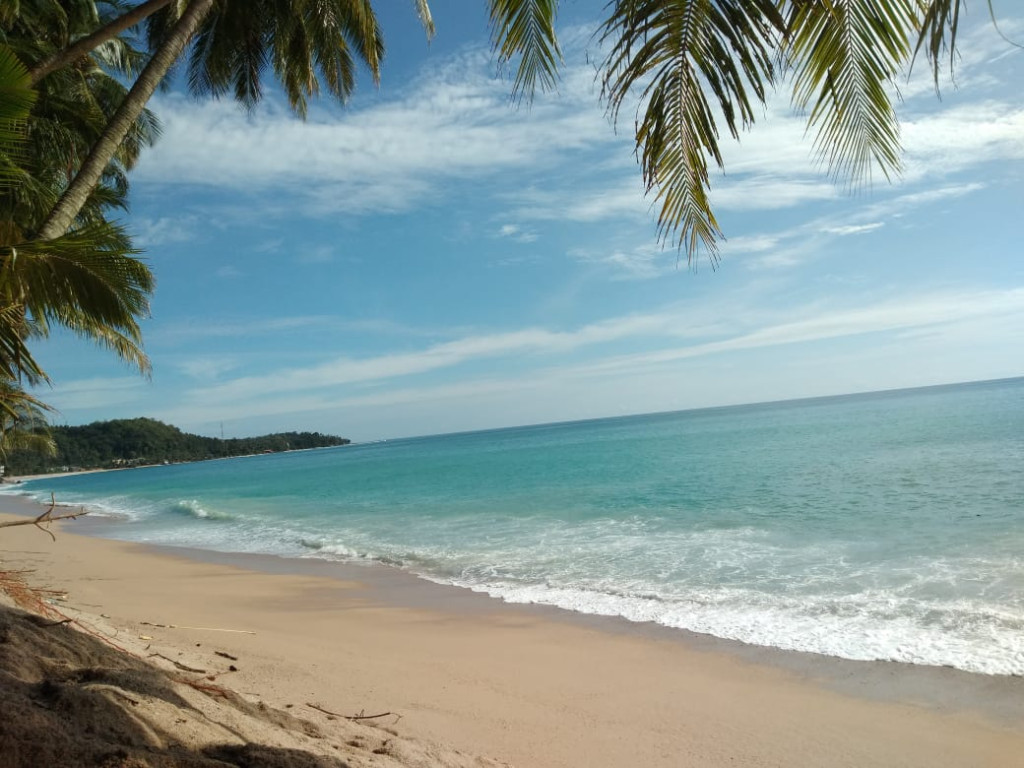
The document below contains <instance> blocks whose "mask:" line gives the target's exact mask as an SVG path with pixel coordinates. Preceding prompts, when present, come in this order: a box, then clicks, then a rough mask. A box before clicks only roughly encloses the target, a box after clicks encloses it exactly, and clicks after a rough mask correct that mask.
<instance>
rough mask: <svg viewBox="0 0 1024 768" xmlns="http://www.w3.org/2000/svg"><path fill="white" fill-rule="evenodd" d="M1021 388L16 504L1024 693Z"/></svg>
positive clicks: (57, 481) (517, 436)
mask: <svg viewBox="0 0 1024 768" xmlns="http://www.w3.org/2000/svg"><path fill="white" fill-rule="evenodd" d="M1022 467H1024V378H1015V379H1003V380H997V381H986V382H969V383H964V384H951V385H941V386H933V387H925V388H919V389H909V390H888V391H883V392H871V393H860V394H851V395H839V396H832V397H824V398H810V399H801V400H791V401H776V402H771V403H760V404H750V405H733V406H721V407H715V408H701V409H698V410H692V411H677V412H670V413H658V414H645V415H637V416H617V417H612V418H606V419H592V420H587V421H574V422H560V423H553V424H541V425H532V426H522V427H505V428H501V429H495V430H485V431H477V432H457V433H450V434H445V435H434V436H425V437H410V438H396V439H389V440H384V441H376V442H368V443H353V444H351V445H348V446H343V447H338V448H328V449H317V450H311V451H303V452H289V453H281V454H270V455H261V456H252V457H244V458H235V459H224V460H219V461H215V462H214V461H211V462H199V463H194V464H176V465H168V466H155V467H147V468H140V469H133V470H128V471H120V472H109V473H95V474H82V475H73V476H67V477H52V478H51V477H44V478H40V479H37V480H32V481H28V482H26V483H24V484H22V485H19V486H10V487H8V488H6V489H5V491H6V492H8V493H25V494H28V495H30V496H32V497H33V498H36V499H38V500H44V499H45V500H48V499H49V496H50V493H51V492H52V493H55V494H56V496H57V498H58V500H59V501H60V502H61V503H66V504H82V505H85V506H86V507H87V508H89V509H90V511H91V512H92V513H93V514H94V515H95V516H96V517H98V518H102V519H103V523H104V524H103V526H102V535H104V536H107V537H110V538H117V539H123V540H128V541H136V542H144V543H149V544H161V545H172V546H187V547H192V548H197V549H205V550H212V551H221V552H243V553H244V552H248V553H259V554H273V555H279V556H283V557H292V558H316V559H323V560H332V561H343V562H360V563H367V562H370V563H380V564H382V565H385V566H388V567H393V568H399V569H402V570H403V571H407V572H409V573H411V574H414V575H416V576H418V577H421V578H424V579H428V580H431V581H434V582H438V583H441V584H447V585H451V586H454V587H461V588H466V589H471V590H474V591H477V592H482V593H486V594H488V595H491V596H493V597H496V598H500V599H502V600H505V601H508V602H512V603H536V604H541V605H550V606H555V607H558V608H563V609H566V610H571V611H576V612H580V613H587V614H599V615H607V616H618V617H622V618H625V619H629V620H631V621H642V622H653V623H656V624H659V625H663V626H665V627H670V628H679V629H685V630H690V631H694V632H700V633H706V634H710V635H714V636H716V637H721V638H727V639H731V640H738V641H741V642H745V643H750V644H754V645H762V646H769V647H777V648H783V649H788V650H797V651H807V652H814V653H820V654H826V655H830V656H836V657H841V658H847V659H862V660H889V661H898V662H905V663H912V664H925V665H937V666H951V667H955V668H958V669H962V670H966V671H970V672H976V673H983V674H996V675H1021V674H1024V555H1022V553H1024V546H1022V545H1024V472H1022V471H1021V469H1022Z"/></svg>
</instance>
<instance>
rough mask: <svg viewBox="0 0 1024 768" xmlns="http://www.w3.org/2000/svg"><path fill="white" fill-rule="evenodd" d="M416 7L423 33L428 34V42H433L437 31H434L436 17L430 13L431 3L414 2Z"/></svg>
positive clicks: (423, 0)
mask: <svg viewBox="0 0 1024 768" xmlns="http://www.w3.org/2000/svg"><path fill="white" fill-rule="evenodd" d="M413 3H415V5H416V15H417V16H419V18H420V24H422V25H423V31H424V32H426V33H427V40H432V39H433V37H434V34H435V33H436V32H437V30H435V29H434V15H433V14H432V13H431V12H430V3H428V2H427V0H413Z"/></svg>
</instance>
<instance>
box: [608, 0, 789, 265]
mask: <svg viewBox="0 0 1024 768" xmlns="http://www.w3.org/2000/svg"><path fill="white" fill-rule="evenodd" d="M783 28H784V20H783V19H782V17H781V16H780V15H779V13H778V12H777V10H776V7H775V4H774V2H773V0H722V1H720V2H714V3H712V2H709V1H708V0H620V2H617V3H615V6H614V8H613V9H612V13H611V16H610V17H609V18H608V20H607V21H606V22H605V24H604V27H603V29H602V32H601V39H602V42H604V43H606V44H608V45H609V46H610V50H609V53H608V56H607V58H606V60H605V74H604V76H603V82H602V94H603V97H604V98H605V99H606V101H607V103H608V108H609V111H610V114H611V115H612V117H613V119H617V117H618V114H619V110H620V109H621V107H622V105H623V104H625V103H627V102H629V101H630V100H631V99H639V101H640V102H641V106H640V109H639V115H638V118H637V128H636V151H637V156H638V158H639V160H640V163H641V167H642V169H643V176H644V182H645V184H646V186H647V189H648V191H649V192H650V191H653V192H654V194H655V199H656V200H658V201H659V202H660V206H661V207H660V212H659V214H658V231H659V236H660V238H661V239H662V241H669V240H674V241H675V243H676V244H677V245H678V246H679V247H680V248H682V249H684V250H685V251H686V253H687V257H688V259H692V258H693V257H694V255H695V254H696V252H697V249H698V247H699V246H701V245H703V246H704V247H705V248H706V249H707V250H708V252H709V254H710V255H711V257H712V259H714V258H715V255H716V252H717V251H716V248H717V246H716V242H717V240H718V238H719V237H721V234H722V233H721V229H720V228H719V225H718V222H717V220H716V219H715V216H714V214H713V213H712V211H711V205H710V202H709V200H708V190H709V186H710V181H709V178H708V158H709V157H710V158H711V159H713V160H714V162H715V163H716V164H717V165H718V166H720V167H721V166H722V163H723V161H722V154H721V149H720V147H719V136H720V127H719V126H720V123H724V125H725V127H726V129H727V130H728V131H729V133H730V134H731V135H732V136H733V137H734V138H738V137H739V131H740V129H741V128H744V127H747V126H749V125H750V124H752V123H753V121H754V104H755V103H762V102H763V101H764V99H765V94H766V89H767V88H768V87H769V86H770V85H771V84H772V83H773V82H774V78H775V70H774V66H773V61H774V58H775V50H776V44H777V40H778V37H779V35H780V34H781V30H782V29H783ZM709 97H710V98H709ZM712 99H713V101H712Z"/></svg>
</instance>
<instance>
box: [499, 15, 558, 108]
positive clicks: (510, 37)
mask: <svg viewBox="0 0 1024 768" xmlns="http://www.w3.org/2000/svg"><path fill="white" fill-rule="evenodd" d="M490 5H491V40H492V43H493V47H494V50H495V51H496V52H497V54H498V60H499V61H500V62H502V63H507V62H509V61H511V60H512V59H514V58H515V57H516V56H518V57H519V66H518V68H517V69H516V79H515V83H514V84H513V86H512V94H513V97H518V98H526V99H527V101H529V100H530V99H532V98H533V96H534V94H535V93H536V91H537V88H538V86H539V87H540V88H541V89H542V90H551V89H553V88H554V87H555V84H556V83H557V82H558V66H559V64H561V62H562V51H561V49H560V48H559V46H558V37H557V35H556V34H555V16H556V14H557V11H558V0H490Z"/></svg>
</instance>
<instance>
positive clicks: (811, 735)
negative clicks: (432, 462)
mask: <svg viewBox="0 0 1024 768" xmlns="http://www.w3.org/2000/svg"><path fill="white" fill-rule="evenodd" d="M19 504H20V505H22V507H23V508H22V509H21V511H22V512H24V511H26V510H27V509H28V508H29V507H28V505H27V504H24V503H23V502H20V501H16V500H14V499H10V500H8V499H5V501H4V509H5V510H10V509H12V508H14V507H15V506H17V505H19ZM5 519H11V518H9V517H7V518H5ZM90 525H92V526H94V530H97V531H98V530H101V526H97V525H96V524H95V523H93V521H89V520H88V519H86V520H82V521H74V522H67V523H63V524H60V525H59V526H54V530H55V532H56V534H57V540H56V541H55V542H53V541H51V540H50V538H49V537H48V536H47V535H46V534H45V533H43V532H41V531H39V530H36V529H34V528H33V527H31V526H26V527H20V528H9V529H6V530H4V531H2V532H0V561H2V562H0V570H3V571H22V570H25V571H28V573H26V574H24V577H25V578H26V580H27V581H28V582H29V584H30V585H32V586H35V587H39V588H45V589H48V590H55V592H53V593H46V594H52V595H54V596H56V597H60V598H61V599H59V600H56V601H55V604H56V607H57V608H58V609H59V610H61V611H62V612H63V613H64V614H65V615H67V616H69V617H73V618H76V619H77V620H78V622H79V623H80V624H82V625H86V626H89V627H92V628H94V630H95V631H96V632H98V633H101V634H104V635H107V636H109V637H111V638H112V639H114V640H115V641H116V642H117V643H118V644H119V645H121V646H122V647H124V648H126V649H127V650H129V651H132V652H134V653H136V654H137V655H139V656H143V657H146V656H151V655H152V654H154V653H157V654H159V655H160V656H162V657H164V659H160V658H159V657H153V658H154V659H155V660H156V662H157V663H158V664H162V665H163V666H164V667H167V668H168V669H171V670H172V671H173V670H174V669H175V668H176V667H177V665H173V666H172V664H170V663H168V662H167V661H166V660H165V659H172V660H175V661H177V663H178V664H179V665H184V666H185V667H189V668H194V669H203V670H204V672H211V671H215V674H213V675H211V676H213V677H214V678H215V681H216V685H218V686H224V687H227V688H231V689H233V690H234V691H237V692H238V693H239V694H240V695H241V696H242V697H243V699H245V700H246V701H249V702H253V703H262V704H264V705H266V706H267V707H270V708H273V709H279V710H282V711H286V712H288V713H291V714H293V715H295V716H297V717H301V718H303V719H304V720H308V721H310V722H311V723H313V724H315V726H316V727H318V728H321V729H323V730H325V731H330V730H331V729H334V730H335V731H338V729H341V728H343V727H344V728H351V727H355V726H358V727H360V728H364V729H367V732H369V733H371V735H372V734H373V733H377V734H378V735H379V734H381V733H383V732H381V731H379V729H377V730H373V729H372V726H374V725H376V726H380V727H387V728H388V729H390V731H393V734H390V731H389V732H388V733H384V736H385V737H386V738H393V739H395V740H396V743H398V742H401V743H402V744H406V745H419V746H418V747H417V748H416V749H413V748H412V747H408V748H406V747H403V749H406V751H405V752H402V750H398V749H396V750H395V751H394V753H393V754H392V756H391V757H389V758H388V759H391V760H394V761H396V762H391V763H386V762H376V763H375V762H373V760H374V759H376V760H378V761H379V760H383V759H384V753H379V754H378V753H373V752H372V750H367V749H364V748H362V747H360V748H357V747H351V745H350V744H349V749H350V751H351V750H354V753H353V754H350V755H347V754H344V753H341V752H335V753H334V754H338V755H340V756H341V758H342V759H343V761H344V762H343V763H339V764H345V763H348V764H351V765H361V764H364V763H363V762H359V759H361V758H359V754H363V755H364V757H365V758H366V759H367V760H368V762H366V763H365V764H368V765H372V764H380V765H390V764H395V765H446V764H448V765H463V764H464V765H502V764H507V765H512V766H565V767H568V766H591V767H598V768H600V767H604V766H607V767H609V768H610V767H611V766H632V765H637V766H640V765H643V766H785V767H787V768H789V767H791V766H808V767H810V766H816V767H829V766H858V767H864V766H887V767H888V766H921V767H922V768H924V767H925V766H928V767H929V768H936V767H940V766H949V767H950V768H952V767H953V766H991V767H992V768H997V767H998V768H1004V767H1012V766H1024V684H1022V683H1024V681H1022V680H1021V679H1020V678H1008V677H986V676H981V675H971V674H967V673H962V672H957V671H954V670H949V669H939V668H920V667H910V666H908V665H899V664H884V663H865V662H842V661H839V660H835V659H827V658H824V657H816V656H812V655H808V654H795V653H794V654H786V653H781V652H771V651H769V650H765V649H756V648H748V647H743V646H739V645H738V644H730V643H725V642H720V641H714V640H712V639H708V638H701V637H697V636H692V635H687V634H686V633H684V632H679V631H671V630H664V631H661V630H658V629H657V628H654V627H649V626H644V625H633V624H629V623H628V622H625V621H613V620H605V619H592V618H587V617H580V616H574V615H572V614H568V613H565V612H560V611H557V610H545V609H537V608H533V607H529V606H510V605H505V604H502V603H500V602H498V601H495V600H492V599H490V598H486V597H482V596H479V595H474V594H472V593H468V592H465V591H462V590H456V589H453V588H447V587H440V586H437V585H432V584H428V583H426V582H423V581H420V580H417V579H414V578H412V577H409V576H407V575H406V574H402V573H399V572H394V571H390V570H389V569H386V568H382V567H379V566H378V567H359V566H347V567H341V566H337V565H333V564H330V563H324V562H314V561H308V562H304V561H285V560H279V559H277V558H272V557H242V556H228V555H224V556H218V555H215V554H212V553H197V552H189V551H184V550H182V551H174V550H169V549H161V550H155V549H151V548H147V547H143V546H139V545H134V544H126V543H121V542H115V541H109V540H104V539H101V538H97V537H95V536H83V535H79V534H78V533H76V532H75V531H76V530H77V531H82V530H87V527H88V526H90ZM65 595H66V598H65V597H64V596H65ZM61 629H62V631H68V632H71V631H74V630H71V629H67V628H61ZM227 630H232V631H227ZM223 654H226V656H225V655H223ZM229 656H230V657H234V660H231V661H229V660H228V657H229ZM230 666H234V667H235V668H236V671H231V670H230V669H229V667H230ZM177 668H178V670H179V671H180V667H177ZM310 704H313V705H316V706H318V707H321V708H322V709H325V710H328V711H330V712H334V713H343V714H359V713H364V714H371V713H380V712H391V713H395V715H394V716H390V717H388V718H382V719H381V720H380V721H377V722H374V723H372V724H371V723H367V724H362V723H349V722H347V721H339V720H337V719H335V720H328V718H327V716H326V715H325V714H323V713H322V712H320V711H318V710H316V709H314V708H312V707H310V706H308V705H310ZM125 706H126V707H127V706H130V705H128V704H126V705H125ZM165 716H166V715H165ZM167 727H168V729H169V730H170V731H173V730H174V724H173V722H172V723H171V724H169V725H168V726H167ZM266 727H267V728H268V729H271V728H272V726H270V725H267V726H266ZM338 732H339V733H340V732H341V731H338ZM346 733H347V732H346ZM389 734H390V735H389ZM360 738H362V737H359V738H353V737H351V736H347V737H346V738H345V739H344V740H343V741H344V742H345V744H348V743H350V742H353V741H355V742H360ZM367 738H368V739H369V740H366V739H364V740H363V742H362V743H363V747H365V746H366V745H367V744H370V743H371V742H372V738H371V737H367ZM378 741H379V739H378ZM382 743H383V742H382ZM436 745H444V746H443V747H439V746H436ZM343 747H344V744H341V745H340V746H339V745H337V744H336V745H335V747H334V748H335V749H340V748H343ZM360 749H362V752H360ZM385 752H386V750H385ZM401 754H405V755H406V756H407V758H406V759H405V761H404V762H403V760H402V759H401V757H400V755H401ZM460 761H462V762H460ZM0 763H2V759H0ZM153 764H154V765H156V764H157V763H153ZM159 764H160V765H164V764H176V763H159ZM182 764H184V763H182ZM227 764H229V765H230V764H236V763H227ZM237 764H242V763H237ZM266 764H270V763H266ZM308 764H309V765H313V764H315V763H308ZM316 764H322V765H327V764H328V763H316Z"/></svg>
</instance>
